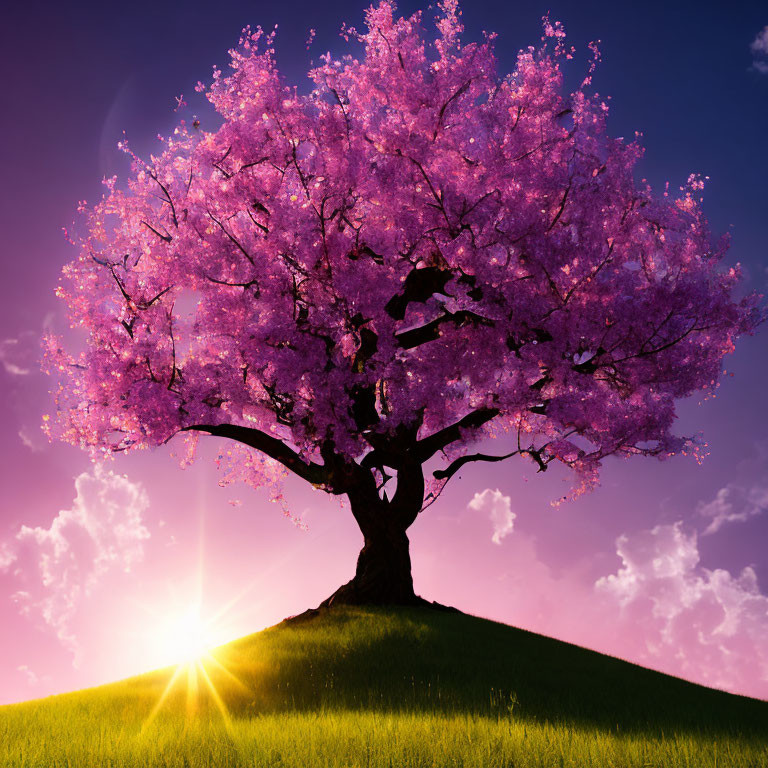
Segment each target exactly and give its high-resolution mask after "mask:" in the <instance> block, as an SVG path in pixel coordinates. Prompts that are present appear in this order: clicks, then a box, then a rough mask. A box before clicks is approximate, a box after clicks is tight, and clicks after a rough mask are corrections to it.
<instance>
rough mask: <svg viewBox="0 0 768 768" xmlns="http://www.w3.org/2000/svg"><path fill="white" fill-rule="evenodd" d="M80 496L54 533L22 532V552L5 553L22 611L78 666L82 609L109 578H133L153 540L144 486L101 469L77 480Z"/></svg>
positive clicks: (53, 525) (28, 529) (19, 549)
mask: <svg viewBox="0 0 768 768" xmlns="http://www.w3.org/2000/svg"><path fill="white" fill-rule="evenodd" d="M75 491H76V496H75V499H74V502H73V504H72V507H71V508H70V509H64V510H61V511H60V512H59V514H58V515H57V516H56V517H55V518H54V520H53V521H52V522H51V524H50V526H49V527H47V528H46V527H43V526H37V527H34V528H32V527H29V526H26V525H24V526H22V527H21V529H20V530H19V532H18V533H17V534H16V537H15V538H16V544H15V547H16V551H15V552H11V551H10V550H9V548H8V546H7V545H4V550H5V551H6V553H8V555H9V556H10V557H11V558H12V559H11V560H10V561H9V562H8V565H10V563H11V562H14V561H18V567H17V569H16V570H15V573H16V574H17V575H18V576H19V577H20V578H22V579H23V580H24V581H25V584H24V586H25V589H24V590H20V591H18V592H16V594H15V595H14V600H15V601H16V603H17V604H18V605H19V606H20V610H21V611H22V613H24V614H27V615H32V614H34V615H39V616H40V617H41V618H42V619H43V621H45V623H46V624H48V625H49V626H51V627H52V628H53V629H54V630H55V631H56V634H57V635H58V637H59V639H60V640H61V641H62V643H64V645H65V646H66V647H67V648H68V649H69V650H71V651H72V652H73V653H74V654H75V660H76V662H77V659H78V644H77V640H76V638H75V636H74V634H73V631H72V621H73V618H74V617H75V614H76V612H77V610H78V608H79V607H80V605H81V604H82V602H83V600H84V599H85V598H87V597H88V596H89V595H90V594H91V593H92V591H93V590H94V588H95V587H97V586H98V584H99V582H100V581H101V580H102V579H103V577H104V576H105V575H106V574H108V573H109V572H114V571H125V572H128V571H130V570H131V568H132V567H133V566H134V565H135V564H136V563H137V562H139V561H140V560H141V559H142V557H143V554H144V541H145V540H146V539H148V538H149V535H150V534H149V531H148V530H147V529H146V528H145V526H144V524H143V522H142V515H143V513H144V512H145V511H146V509H147V507H148V506H149V501H148V498H147V494H146V492H145V491H144V489H143V488H142V486H141V485H140V484H138V483H133V482H131V481H130V480H128V478H127V477H125V476H123V475H116V474H114V473H113V472H111V471H108V470H104V469H101V468H100V467H96V468H95V469H94V470H93V472H83V473H82V474H81V475H79V476H78V477H77V478H76V480H75ZM2 552H3V549H0V557H2V554H1V553H2ZM7 559H8V558H7V557H6V560H7ZM0 562H3V561H0ZM6 567H7V566H6Z"/></svg>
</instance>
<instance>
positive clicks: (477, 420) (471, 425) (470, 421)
mask: <svg viewBox="0 0 768 768" xmlns="http://www.w3.org/2000/svg"><path fill="white" fill-rule="evenodd" d="M499 413H501V411H500V410H499V409H498V408H479V409H478V410H476V411H472V413H468V414H467V415H466V416H464V417H463V418H461V419H459V420H458V421H457V422H456V423H455V424H451V426H449V427H445V428H444V429H441V430H439V431H438V432H435V433H433V434H431V435H429V436H428V437H425V438H424V439H423V440H419V441H418V443H416V450H415V451H414V454H415V456H416V458H417V459H418V460H419V461H420V462H421V463H422V464H423V463H424V462H425V461H427V459H429V458H431V457H432V456H434V455H435V454H436V453H437V452H438V451H440V450H442V449H443V448H445V447H446V446H447V445H450V444H451V443H453V442H455V441H456V440H459V439H460V438H461V430H462V429H477V428H478V427H482V426H483V424H486V423H487V422H489V421H490V420H491V419H493V418H495V417H496V416H498V415H499Z"/></svg>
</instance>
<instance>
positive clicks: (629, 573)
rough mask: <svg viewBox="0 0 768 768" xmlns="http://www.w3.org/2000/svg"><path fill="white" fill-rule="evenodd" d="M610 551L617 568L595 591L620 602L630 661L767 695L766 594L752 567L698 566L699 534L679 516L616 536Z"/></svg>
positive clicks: (623, 631)
mask: <svg viewBox="0 0 768 768" xmlns="http://www.w3.org/2000/svg"><path fill="white" fill-rule="evenodd" d="M616 552H617V554H618V556H619V557H620V558H621V561H622V566H621V568H619V570H618V571H617V572H616V573H614V574H611V575H608V576H605V577H603V578H600V579H598V580H597V582H596V583H595V591H596V592H597V593H598V594H602V595H605V596H607V597H609V598H611V599H612V600H613V601H614V602H615V604H616V605H617V606H618V608H619V621H620V623H621V625H622V626H621V634H622V635H625V638H624V639H622V642H621V646H624V647H632V646H633V645H634V648H633V651H634V656H633V660H637V661H640V662H641V663H648V664H649V665H651V666H655V667H657V668H662V669H663V670H664V671H667V672H670V673H672V674H676V675H680V676H683V677H687V678H691V679H693V680H696V681H697V682H701V683H704V684H706V685H711V686H716V687H720V688H729V689H734V688H740V689H742V690H743V689H744V688H745V687H747V688H749V689H750V690H751V692H752V695H755V696H762V697H768V643H766V637H768V597H766V596H765V595H763V594H761V593H760V591H759V589H758V584H757V577H756V575H755V572H754V570H753V569H752V568H749V567H747V568H744V569H743V570H742V572H741V573H740V574H739V575H738V576H733V575H731V574H730V573H729V572H728V571H725V570H721V569H715V570H709V569H707V568H703V567H701V565H700V564H699V550H698V544H697V536H696V534H695V533H686V532H685V530H684V529H683V525H682V523H681V522H677V523H675V524H674V525H659V526H656V527H655V528H653V529H651V530H646V531H640V532H639V533H637V534H635V535H633V536H628V535H623V536H620V537H619V538H618V540H617V542H616ZM633 636H634V642H633V641H632V637H633Z"/></svg>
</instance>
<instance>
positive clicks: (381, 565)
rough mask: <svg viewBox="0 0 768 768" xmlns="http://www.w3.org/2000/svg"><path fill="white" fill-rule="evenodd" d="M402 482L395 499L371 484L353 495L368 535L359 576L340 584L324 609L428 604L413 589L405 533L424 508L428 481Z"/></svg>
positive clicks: (353, 504) (356, 513) (354, 508)
mask: <svg viewBox="0 0 768 768" xmlns="http://www.w3.org/2000/svg"><path fill="white" fill-rule="evenodd" d="M419 477H421V473H420V472H419ZM403 479H404V478H403ZM398 480H399V486H402V488H400V487H399V488H398V490H399V491H402V492H400V493H398V494H395V498H394V499H393V500H392V501H386V500H382V499H380V498H379V497H378V494H377V493H373V494H372V493H371V491H370V488H368V489H365V490H363V489H360V491H359V492H358V491H351V492H349V493H348V497H349V501H350V505H351V507H352V514H353V515H354V517H355V520H356V521H357V524H358V526H359V527H360V531H361V532H362V534H363V548H362V550H361V551H360V554H359V555H358V558H357V568H356V570H355V576H354V578H353V579H352V580H351V581H348V582H347V583H346V584H344V585H342V586H341V587H339V589H337V590H336V592H334V593H333V594H332V595H331V596H330V597H329V598H328V599H327V600H325V601H324V602H323V603H322V605H321V607H329V606H331V605H339V604H347V605H393V604H394V605H416V604H420V603H422V602H424V601H423V600H422V599H421V598H419V597H417V596H416V594H415V593H414V591H413V577H412V575H411V554H410V546H409V542H408V534H407V533H406V531H407V530H408V528H409V527H410V525H411V524H412V523H413V521H414V520H415V519H416V516H417V515H418V512H419V509H420V508H421V504H422V494H423V484H421V485H419V484H417V487H416V488H409V487H408V486H407V484H406V483H404V482H402V481H400V478H398ZM413 491H415V493H414V492H413Z"/></svg>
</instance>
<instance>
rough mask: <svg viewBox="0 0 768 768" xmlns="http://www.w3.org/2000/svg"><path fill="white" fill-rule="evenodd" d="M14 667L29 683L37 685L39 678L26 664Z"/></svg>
mask: <svg viewBox="0 0 768 768" xmlns="http://www.w3.org/2000/svg"><path fill="white" fill-rule="evenodd" d="M16 669H17V670H18V671H19V672H21V673H22V674H23V675H24V677H26V678H27V683H29V685H37V684H38V683H39V682H40V678H39V677H38V676H37V674H35V672H34V670H31V669H30V668H29V667H28V666H27V665H26V664H22V665H21V666H19V667H16Z"/></svg>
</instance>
